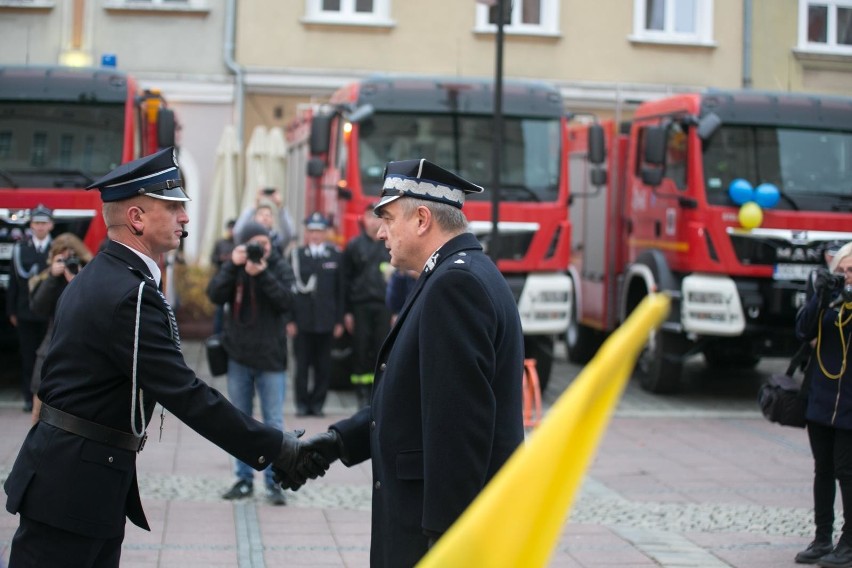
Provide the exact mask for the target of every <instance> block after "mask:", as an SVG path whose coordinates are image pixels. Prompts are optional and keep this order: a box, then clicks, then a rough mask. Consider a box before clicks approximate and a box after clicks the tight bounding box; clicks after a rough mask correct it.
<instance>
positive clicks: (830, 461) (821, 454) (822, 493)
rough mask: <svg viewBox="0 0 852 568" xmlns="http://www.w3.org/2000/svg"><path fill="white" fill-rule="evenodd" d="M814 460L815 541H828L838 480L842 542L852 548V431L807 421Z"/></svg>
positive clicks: (830, 534)
mask: <svg viewBox="0 0 852 568" xmlns="http://www.w3.org/2000/svg"><path fill="white" fill-rule="evenodd" d="M808 440H809V441H810V444H811V453H812V454H813V457H814V523H815V524H816V538H817V539H820V540H829V539H830V538H831V536H832V527H833V525H834V497H835V491H836V485H835V479H836V480H837V482H838V484H839V485H840V499H841V501H842V503H843V534H842V535H841V537H840V538H841V540H842V541H843V542H845V543H847V544H850V545H852V430H840V429H838V428H832V427H831V426H824V425H822V424H817V423H815V422H810V421H809V422H808Z"/></svg>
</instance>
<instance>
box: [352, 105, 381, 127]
mask: <svg viewBox="0 0 852 568" xmlns="http://www.w3.org/2000/svg"><path fill="white" fill-rule="evenodd" d="M375 112H376V109H375V108H374V107H373V105H371V104H369V103H367V104H365V105H361V106H359V107H358V108H356V109H355V110H354V111H352V113H350V114H349V115H348V116H347V117H346V120H348V121H349V122H351V123H352V124H358V123H360V122H363V121H365V120H367V119H368V118H370V117H371V116H373V113H375Z"/></svg>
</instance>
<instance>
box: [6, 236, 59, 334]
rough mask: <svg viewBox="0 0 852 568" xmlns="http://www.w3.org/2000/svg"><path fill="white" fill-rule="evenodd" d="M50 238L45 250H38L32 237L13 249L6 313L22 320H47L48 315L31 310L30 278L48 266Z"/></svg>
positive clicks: (17, 244)
mask: <svg viewBox="0 0 852 568" xmlns="http://www.w3.org/2000/svg"><path fill="white" fill-rule="evenodd" d="M49 249H50V238H48V240H47V244H46V246H45V249H44V252H38V251H37V250H36V248H35V245H34V244H33V241H32V237H27V239H26V240H24V241H21V242H18V243H16V244H15V247H14V249H13V250H12V270H11V273H10V274H9V289H8V290H6V315H7V316H17V317H18V319H20V320H29V321H46V320H47V317H45V316H40V315H36V314H34V313H33V312H32V310H30V288H29V285H28V282H29V279H30V278H32V277H33V276H35V275H37V274H38V273H39V272H41V271H42V270H44V268H45V267H46V266H47V256H48V250H49Z"/></svg>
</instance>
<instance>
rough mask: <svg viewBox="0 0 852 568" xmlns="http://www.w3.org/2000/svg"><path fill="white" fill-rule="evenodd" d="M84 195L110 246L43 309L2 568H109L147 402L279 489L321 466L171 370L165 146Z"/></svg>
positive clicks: (175, 358)
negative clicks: (47, 342)
mask: <svg viewBox="0 0 852 568" xmlns="http://www.w3.org/2000/svg"><path fill="white" fill-rule="evenodd" d="M92 188H97V189H99V190H100V191H101V197H102V199H103V201H104V207H103V215H104V220H105V221H106V224H107V229H108V236H109V239H110V241H109V242H108V243H107V245H106V247H105V248H104V249H103V250H102V251H101V252H100V253H99V254H98V255H97V256H96V257H95V258H94V260H93V261H92V262H91V263H90V264H89V265H88V266H87V267H86V269H85V270H83V271H81V272H80V274H79V275H78V276H77V277H76V278H74V280H72V281H71V282H70V283H69V284H68V287H67V288H66V290H65V292H64V294H63V295H62V297H61V298H60V300H59V303H58V306H57V308H56V315H55V320H54V325H55V327H54V336H53V341H52V343H51V348H50V350H49V352H48V354H47V357H46V359H45V361H44V367H43V373H42V377H43V379H42V383H41V387H40V388H39V392H38V394H39V398H40V399H41V400H42V401H43V404H42V409H41V413H40V420H39V421H38V422H37V423H36V425H35V426H33V428H32V429H31V430H30V432H29V433H28V434H27V437H26V439H25V440H24V443H23V446H22V448H21V450H20V453H19V454H18V458H17V460H16V461H15V465H14V466H13V468H12V471H11V473H10V474H9V477H8V479H7V480H6V483H5V485H4V488H5V490H6V494H7V495H8V498H7V501H6V510H7V511H9V512H10V513H13V514H14V513H19V514H20V525H19V527H18V530H17V532H16V533H15V536H14V538H13V540H12V551H11V556H10V567H21V566H33V567H34V566H38V567H40V568H42V567H53V566H56V567H59V566H68V562H69V560H71V559H73V562H74V566H80V567H99V568H100V567H113V566H118V565H119V559H120V555H121V543H122V540H123V539H124V526H125V521H124V519H125V516H126V517H127V518H129V519H130V521H131V522H133V523H134V524H135V525H137V526H139V527H141V528H143V529H146V530H149V528H148V521H147V520H146V518H145V514H144V512H143V510H142V504H141V501H140V499H139V490H138V485H137V480H136V453H137V451H141V449H142V446H143V444H144V441H145V437H146V434H145V429H146V427H147V426H148V424H149V422H150V420H151V417H152V414H153V410H154V405H155V403H160V404H161V405H162V406H163V407H165V408H166V409H168V410H169V411H170V412H171V413H172V414H174V415H175V416H176V417H177V418H179V419H180V420H183V421H184V422H185V423H186V424H187V425H189V426H190V427H192V428H193V429H194V430H195V431H196V432H198V433H199V434H201V435H202V436H204V437H205V438H207V439H208V440H210V441H212V442H213V443H215V444H216V445H218V446H219V447H221V448H222V449H224V450H225V451H227V452H228V453H230V454H232V455H234V456H235V457H237V458H238V459H241V460H243V461H244V462H246V463H248V464H251V465H252V466H253V467H254V468H256V469H258V470H262V469H264V468H265V467H267V466H268V465H269V464H270V463H272V466H273V468H276V469H280V470H281V471H282V475H285V477H284V479H286V483H287V485H288V487H292V486H293V485H294V484H296V483H298V482H304V481H305V479H306V478H307V477H316V476H317V475H320V474H322V473H323V467H324V465H323V463H322V458H320V457H319V456H316V458H317V459H316V460H314V459H311V458H312V457H313V456H310V455H306V454H304V453H303V454H300V453H299V451H300V446H301V444H300V442H299V440H298V439H297V437H296V436H295V435H294V434H292V433H282V432H281V431H280V430H277V429H275V428H272V427H270V426H266V425H264V424H262V423H259V422H257V421H255V420H253V419H252V418H251V417H249V416H246V415H245V414H243V413H242V412H240V411H238V410H237V409H236V408H234V407H233V406H232V405H231V404H230V403H229V402H228V401H227V400H226V399H225V398H224V397H223V396H222V395H221V394H220V393H219V392H218V391H216V390H215V389H212V388H210V387H209V386H207V385H206V384H205V383H204V382H203V381H201V380H199V379H198V378H197V377H196V376H195V373H194V372H193V371H192V370H191V369H189V368H188V367H187V365H186V362H185V361H184V358H183V355H182V353H181V350H180V337H179V335H178V328H177V323H176V322H175V319H174V314H173V313H172V310H171V307H170V306H169V304H168V302H166V299H165V297H164V296H163V295H162V294H161V292H160V290H159V286H160V277H161V273H160V268H159V267H158V265H157V260H158V259H160V257H161V255H163V254H165V253H167V252H168V251H170V250H174V249H176V248H177V247H178V245H179V244H180V239H181V238H183V237H185V236H186V232H185V231H184V225H186V224H187V223H188V222H189V217H188V216H187V214H186V210H185V209H184V202H185V201H187V200H188V199H189V198H188V197H187V196H186V194H185V193H184V192H183V190H182V182H181V179H180V176H179V172H178V166H177V161H176V160H175V157H174V149H173V148H167V149H165V150H163V151H160V152H157V153H156V154H153V155H151V156H148V157H145V158H141V159H139V160H136V161H133V162H130V163H127V164H124V165H123V166H120V167H119V168H117V169H115V170H113V171H112V172H111V173H109V174H107V175H106V176H105V177H104V178H102V179H100V180H98V181H97V182H95V183H93V184H92V185H91V186H89V189H92ZM162 421H163V415H161V418H160V432H161V433H162ZM291 480H295V481H292V482H291Z"/></svg>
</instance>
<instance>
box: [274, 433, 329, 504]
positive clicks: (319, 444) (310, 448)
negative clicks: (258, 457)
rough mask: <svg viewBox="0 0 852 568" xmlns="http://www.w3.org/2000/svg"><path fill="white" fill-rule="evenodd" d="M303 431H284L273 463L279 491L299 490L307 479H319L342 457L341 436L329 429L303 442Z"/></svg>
mask: <svg viewBox="0 0 852 568" xmlns="http://www.w3.org/2000/svg"><path fill="white" fill-rule="evenodd" d="M304 433H305V431H304V430H296V431H295V432H284V439H283V440H282V442H281V453H280V454H278V457H277V458H275V461H273V462H272V472H273V473H274V474H275V477H274V479H275V482H276V483H279V484H280V485H281V488H282V489H291V490H293V491H298V490H299V488H300V487H301V486H302V485H304V484H305V483H307V481H308V479H316V478H317V477H322V476H324V475H325V472H326V471H327V470H328V468H329V467H330V466H331V464H332V463H333V462H334V461H335V460H337V459H339V458H340V457H341V456H342V455H343V442H342V440H341V439H340V435H339V434H338V433H337V432H336V431H334V430H329V431H327V432H323V433H321V434H316V435H314V436H311V437H310V438H307V439H305V440H302V439H301V437H302V435H303V434H304Z"/></svg>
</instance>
